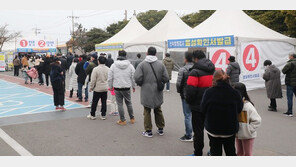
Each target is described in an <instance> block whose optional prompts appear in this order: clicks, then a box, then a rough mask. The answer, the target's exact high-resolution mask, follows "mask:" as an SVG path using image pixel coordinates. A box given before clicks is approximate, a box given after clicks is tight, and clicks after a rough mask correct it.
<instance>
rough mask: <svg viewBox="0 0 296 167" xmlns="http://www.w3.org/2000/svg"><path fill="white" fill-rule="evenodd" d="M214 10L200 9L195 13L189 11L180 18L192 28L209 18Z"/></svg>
mask: <svg viewBox="0 0 296 167" xmlns="http://www.w3.org/2000/svg"><path fill="white" fill-rule="evenodd" d="M214 12H215V11H214V10H200V11H199V12H196V13H191V14H188V15H185V16H183V17H182V18H181V19H182V20H183V21H184V22H185V23H186V24H187V25H189V26H190V27H192V28H194V27H196V26H197V25H199V24H200V23H202V22H203V21H205V20H206V19H207V18H209V17H210V16H211V15H212V14H213V13H214Z"/></svg>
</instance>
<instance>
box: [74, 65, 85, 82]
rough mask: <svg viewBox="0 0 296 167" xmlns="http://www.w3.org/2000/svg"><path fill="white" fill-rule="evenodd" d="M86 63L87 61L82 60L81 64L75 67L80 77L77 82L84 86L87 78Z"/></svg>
mask: <svg viewBox="0 0 296 167" xmlns="http://www.w3.org/2000/svg"><path fill="white" fill-rule="evenodd" d="M84 63H85V60H81V62H79V63H78V64H77V65H76V67H75V73H76V74H77V75H78V77H77V82H78V83H80V84H82V85H84V83H85V78H86V73H85V70H84V69H83V65H84Z"/></svg>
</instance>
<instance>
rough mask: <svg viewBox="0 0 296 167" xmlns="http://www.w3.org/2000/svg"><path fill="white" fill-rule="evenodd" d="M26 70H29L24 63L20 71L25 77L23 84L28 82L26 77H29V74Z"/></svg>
mask: <svg viewBox="0 0 296 167" xmlns="http://www.w3.org/2000/svg"><path fill="white" fill-rule="evenodd" d="M27 71H29V67H28V66H27V65H24V67H23V68H22V73H23V77H24V79H25V84H28V79H29V75H28V74H27ZM30 79H31V78H30ZM31 83H32V80H31Z"/></svg>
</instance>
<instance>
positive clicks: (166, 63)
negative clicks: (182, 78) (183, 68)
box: [162, 57, 175, 80]
mask: <svg viewBox="0 0 296 167" xmlns="http://www.w3.org/2000/svg"><path fill="white" fill-rule="evenodd" d="M162 62H163V64H164V66H165V68H166V70H167V72H168V74H169V77H170V80H171V79H172V71H173V69H174V65H175V62H174V60H173V59H171V58H170V57H165V58H164V59H163V61H162Z"/></svg>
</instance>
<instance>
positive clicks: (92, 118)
mask: <svg viewBox="0 0 296 167" xmlns="http://www.w3.org/2000/svg"><path fill="white" fill-rule="evenodd" d="M86 118H88V119H90V120H95V119H97V117H94V116H91V115H90V114H89V115H87V116H86Z"/></svg>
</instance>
